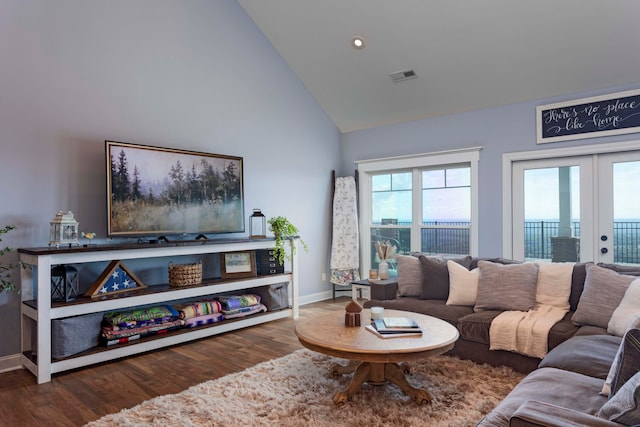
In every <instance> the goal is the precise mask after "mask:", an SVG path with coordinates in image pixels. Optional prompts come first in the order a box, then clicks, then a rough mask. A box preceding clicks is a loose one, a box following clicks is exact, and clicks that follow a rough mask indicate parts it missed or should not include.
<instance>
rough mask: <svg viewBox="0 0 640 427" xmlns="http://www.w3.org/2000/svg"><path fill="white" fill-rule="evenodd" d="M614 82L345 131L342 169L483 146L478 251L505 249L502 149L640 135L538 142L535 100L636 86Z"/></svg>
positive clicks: (639, 84) (494, 253)
mask: <svg viewBox="0 0 640 427" xmlns="http://www.w3.org/2000/svg"><path fill="white" fill-rule="evenodd" d="M638 87H640V81H639V82H637V83H636V84H634V85H628V86H623V87H613V88H608V89H606V90H600V91H593V92H588V93H577V94H575V95H572V96H570V97H563V98H553V99H542V100H534V101H530V102H524V103H519V104H513V105H507V106H503V107H498V108H486V109H482V110H477V111H470V112H466V113H461V114H454V115H449V116H443V117H436V118H432V119H428V120H419V121H414V122H411V123H404V124H398V125H393V126H384V127H380V128H375V129H369V130H363V131H357V132H351V133H347V134H343V136H342V142H343V144H342V171H343V173H353V171H354V169H355V168H356V165H355V164H354V161H357V160H365V159H376V158H383V157H389V156H401V155H408V154H418V153H429V152H433V151H442V150H451V149H456V148H466V147H476V146H482V147H483V149H482V151H481V152H480V163H479V165H478V169H479V178H478V179H479V188H478V198H479V212H478V217H479V227H480V230H479V255H480V256H491V257H493V256H501V255H502V154H503V153H511V152H518V151H533V150H538V149H552V148H560V147H570V146H578V145H588V144H601V143H605V142H615V141H630V140H638V139H640V136H638V134H637V133H636V134H629V135H621V136H615V137H606V138H589V139H582V140H576V141H567V142H558V143H550V144H540V145H537V144H536V128H535V126H536V106H538V105H544V104H550V103H555V102H561V101H568V100H572V99H579V98H584V97H590V96H596V95H603V94H608V93H613V92H619V91H623V90H631V89H637V88H638Z"/></svg>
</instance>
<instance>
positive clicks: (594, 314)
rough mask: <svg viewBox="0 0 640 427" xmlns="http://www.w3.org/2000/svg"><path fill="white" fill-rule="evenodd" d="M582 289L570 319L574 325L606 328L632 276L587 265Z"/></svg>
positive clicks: (633, 278)
mask: <svg viewBox="0 0 640 427" xmlns="http://www.w3.org/2000/svg"><path fill="white" fill-rule="evenodd" d="M586 268H587V275H586V278H585V281H584V291H583V292H582V296H581V297H580V302H579V303H578V308H577V310H576V312H575V314H574V315H573V318H572V319H571V320H572V321H573V322H574V323H575V324H576V325H594V326H600V327H601V328H606V327H607V326H608V324H609V320H610V319H611V315H612V314H613V312H614V310H615V309H616V308H617V307H618V305H620V301H622V297H623V296H624V293H625V292H626V290H627V288H628V287H629V284H630V283H631V282H632V281H633V280H635V277H633V276H625V275H622V274H618V273H616V272H615V271H613V270H610V269H607V268H604V267H598V266H597V265H587V267H586Z"/></svg>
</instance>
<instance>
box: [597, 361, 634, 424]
mask: <svg viewBox="0 0 640 427" xmlns="http://www.w3.org/2000/svg"><path fill="white" fill-rule="evenodd" d="M598 416H599V417H601V418H606V419H608V420H609V421H615V422H617V423H621V424H624V425H627V426H635V425H638V424H640V372H637V373H636V374H635V375H634V376H633V377H631V378H630V379H629V380H628V381H627V382H626V383H624V385H623V386H622V387H621V388H620V390H618V392H617V393H616V394H614V395H613V397H611V399H609V400H608V401H607V403H605V404H604V405H602V408H600V411H598Z"/></svg>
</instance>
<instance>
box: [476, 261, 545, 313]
mask: <svg viewBox="0 0 640 427" xmlns="http://www.w3.org/2000/svg"><path fill="white" fill-rule="evenodd" d="M478 268H479V269H480V281H479V282H478V298H477V300H476V305H475V311H482V310H519V311H528V310H530V309H532V308H533V307H534V306H535V304H536V284H537V280H538V265H537V264H533V263H524V264H510V265H503V264H497V263H494V262H489V261H479V262H478Z"/></svg>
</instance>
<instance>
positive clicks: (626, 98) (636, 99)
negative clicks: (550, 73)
mask: <svg viewBox="0 0 640 427" xmlns="http://www.w3.org/2000/svg"><path fill="white" fill-rule="evenodd" d="M536 121H537V134H538V144H545V143H548V142H559V141H568V140H572V139H581V138H595V137H598V136H608V135H620V134H626V133H633V132H640V89H637V90H630V91H627V92H618V93H612V94H609V95H603V96H595V97H592V98H583V99H577V100H574V101H568V102H560V103H556V104H549V105H541V106H539V107H536Z"/></svg>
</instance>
